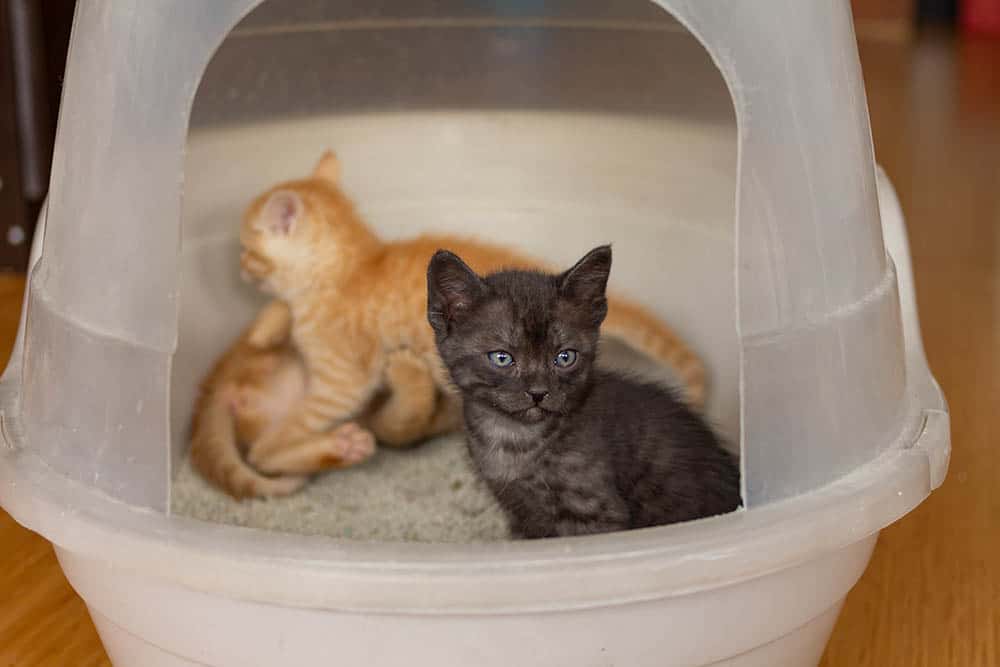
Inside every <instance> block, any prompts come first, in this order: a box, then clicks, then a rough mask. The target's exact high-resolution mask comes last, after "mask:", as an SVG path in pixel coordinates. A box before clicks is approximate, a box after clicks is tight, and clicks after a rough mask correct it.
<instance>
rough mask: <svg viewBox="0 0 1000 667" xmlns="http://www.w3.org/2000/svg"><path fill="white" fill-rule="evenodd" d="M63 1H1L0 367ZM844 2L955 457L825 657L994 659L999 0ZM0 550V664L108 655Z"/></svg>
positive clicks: (22, 538)
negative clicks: (906, 237) (901, 218)
mask: <svg viewBox="0 0 1000 667" xmlns="http://www.w3.org/2000/svg"><path fill="white" fill-rule="evenodd" d="M108 1H109V2H110V1H111V0H108ZM347 1H352V0H347ZM747 1H752V0H747ZM810 1H817V0H810ZM74 5H75V2H74V0H0V362H4V363H5V361H6V358H7V354H8V352H9V349H10V346H11V345H12V344H13V339H14V334H15V331H16V326H17V319H18V313H19V310H20V305H21V294H22V292H23V289H24V276H23V273H22V272H23V270H24V268H25V264H26V261H27V256H28V247H29V243H30V239H31V234H32V232H33V227H34V220H35V218H36V216H37V214H38V211H39V208H40V206H41V204H42V202H43V200H44V197H45V194H46V190H47V184H48V172H49V165H50V159H51V151H52V144H53V138H54V132H55V127H56V119H57V116H58V110H59V97H60V91H61V81H62V72H63V64H64V62H65V59H66V52H67V45H68V40H69V34H70V29H71V23H72V13H73V9H74ZM852 5H853V7H854V13H855V23H856V33H857V37H858V44H859V50H860V54H861V62H862V67H863V70H864V75H865V80H866V86H867V91H868V102H869V107H870V112H871V122H872V134H873V137H874V140H875V150H876V158H877V160H878V161H879V163H880V164H881V165H882V166H883V167H884V168H885V169H886V171H887V172H888V174H889V176H890V178H891V179H892V180H893V182H894V183H895V186H896V188H897V190H898V194H899V198H900V200H901V203H902V206H903V210H904V213H905V215H906V219H907V224H908V228H909V234H910V243H911V250H912V254H913V263H914V270H915V277H916V283H917V298H918V303H919V308H920V315H921V323H922V329H923V335H924V342H925V345H926V348H927V354H928V357H929V360H930V364H931V368H932V370H933V371H934V373H935V375H936V376H937V378H938V380H939V381H940V383H941V384H942V386H943V388H944V391H945V394H946V396H947V398H948V400H949V403H950V407H951V411H952V428H953V432H952V437H953V454H952V462H951V469H950V472H949V477H948V479H947V481H946V482H945V485H944V486H943V487H942V489H941V490H940V491H938V492H936V493H935V494H934V495H933V496H932V497H931V498H930V499H929V500H928V501H927V502H926V503H924V504H922V505H921V506H920V507H919V508H918V509H917V510H916V511H915V512H914V513H913V514H912V515H910V516H909V517H906V518H905V519H904V520H902V521H900V522H899V523H897V524H895V525H893V526H891V527H890V528H889V529H887V530H886V531H885V532H883V534H882V536H881V537H880V540H879V544H878V547H877V548H876V551H875V556H874V559H873V561H872V564H871V565H870V566H869V568H868V570H867V572H866V573H865V575H864V576H863V578H862V579H861V581H860V582H859V583H858V585H857V586H856V587H855V589H854V590H853V591H852V593H851V595H850V596H849V598H848V602H847V605H846V606H845V609H844V612H843V614H842V616H841V618H840V621H839V623H838V626H837V629H836V631H835V633H834V636H833V639H832V640H831V643H830V646H829V648H828V651H827V655H826V658H825V659H824V665H825V666H826V667H855V666H868V665H871V666H879V667H896V666H898V667H904V666H905V667H995V666H997V665H1000V604H998V601H1000V570H998V568H997V567H996V563H998V562H1000V519H998V518H997V517H1000V494H998V493H997V492H996V491H995V488H996V486H997V481H998V480H1000V457H998V456H996V455H995V453H994V442H995V436H996V435H997V424H998V423H1000V420H998V418H997V417H996V416H995V415H996V406H997V405H1000V400H998V399H1000V380H998V379H997V378H1000V356H998V351H1000V345H998V343H1000V334H998V331H1000V329H998V328H997V326H996V318H997V316H998V315H1000V308H998V306H1000V270H998V266H997V265H998V258H1000V233H998V230H1000V0H853V2H852ZM0 547H2V548H0V665H17V666H18V667H30V666H32V665H107V664H110V663H109V662H108V661H107V657H106V656H105V655H104V652H103V650H102V649H101V646H100V643H99V641H98V639H97V636H96V633H95V632H94V629H93V626H92V624H91V623H90V620H89V618H88V616H87V614H86V609H85V607H84V605H83V603H82V602H81V601H80V599H79V598H78V597H76V595H75V593H74V592H73V591H72V589H70V587H69V585H68V584H67V583H66V581H65V579H64V578H63V576H62V574H61V572H60V571H59V568H58V565H57V563H56V561H55V557H54V555H53V552H52V549H51V547H50V546H49V545H48V544H47V543H46V542H45V541H44V540H42V539H41V538H39V537H38V536H36V535H33V534H31V533H28V532H27V531H25V530H23V529H21V528H20V527H19V526H17V525H16V524H15V523H14V522H13V521H12V520H11V519H10V517H9V516H7V515H6V514H4V513H3V512H2V511H0Z"/></svg>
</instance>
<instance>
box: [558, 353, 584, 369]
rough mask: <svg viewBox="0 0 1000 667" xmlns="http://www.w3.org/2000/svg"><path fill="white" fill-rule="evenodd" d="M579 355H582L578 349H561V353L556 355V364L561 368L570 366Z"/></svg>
mask: <svg viewBox="0 0 1000 667" xmlns="http://www.w3.org/2000/svg"><path fill="white" fill-rule="evenodd" d="M579 356H580V355H579V354H577V351H576V350H561V351H560V352H559V354H557V355H556V358H555V364H556V366H558V367H559V368H569V367H570V366H572V365H573V364H575V363H576V360H577V357H579Z"/></svg>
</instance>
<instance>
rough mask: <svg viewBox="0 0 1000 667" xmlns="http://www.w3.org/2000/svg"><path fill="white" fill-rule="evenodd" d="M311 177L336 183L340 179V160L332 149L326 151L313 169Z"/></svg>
mask: <svg viewBox="0 0 1000 667" xmlns="http://www.w3.org/2000/svg"><path fill="white" fill-rule="evenodd" d="M312 177H313V178H318V179H319V180H321V181H326V182H327V183H332V184H333V185H336V184H337V183H338V182H339V181H340V161H339V160H337V156H336V155H335V154H334V152H333V151H326V152H325V153H323V155H322V157H320V159H319V162H317V163H316V167H315V168H314V169H313V173H312Z"/></svg>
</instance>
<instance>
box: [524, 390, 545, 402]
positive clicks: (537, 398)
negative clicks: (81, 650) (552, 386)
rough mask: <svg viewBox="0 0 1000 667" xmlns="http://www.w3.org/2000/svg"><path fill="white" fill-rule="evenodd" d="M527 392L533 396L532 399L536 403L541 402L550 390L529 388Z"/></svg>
mask: <svg viewBox="0 0 1000 667" xmlns="http://www.w3.org/2000/svg"><path fill="white" fill-rule="evenodd" d="M525 393H526V394H528V396H531V400H533V401H534V402H535V405H538V404H539V403H541V402H542V400H543V399H544V398H545V397H546V396H548V395H549V392H548V391H547V390H545V389H529V390H528V391H526V392H525Z"/></svg>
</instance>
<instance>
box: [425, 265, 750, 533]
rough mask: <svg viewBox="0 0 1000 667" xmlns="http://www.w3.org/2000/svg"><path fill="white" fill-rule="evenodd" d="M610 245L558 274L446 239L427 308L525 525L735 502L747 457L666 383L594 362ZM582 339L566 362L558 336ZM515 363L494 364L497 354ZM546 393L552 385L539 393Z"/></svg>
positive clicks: (505, 503) (573, 341)
mask: <svg viewBox="0 0 1000 667" xmlns="http://www.w3.org/2000/svg"><path fill="white" fill-rule="evenodd" d="M610 270H611V248H610V247H608V246H603V247H600V248H596V249H594V250H592V251H591V252H590V253H589V254H588V255H587V256H586V257H584V258H583V259H582V260H580V261H579V262H578V263H577V264H576V265H575V266H574V267H573V268H571V269H570V270H569V271H567V272H565V273H563V274H561V275H551V274H545V273H538V272H529V271H503V272H500V273H495V274H493V275H490V276H487V277H485V278H481V277H479V276H477V275H476V274H475V273H474V272H473V271H472V270H471V269H470V268H469V267H468V266H466V265H465V263H464V262H462V260H461V259H460V258H458V257H457V256H456V255H454V254H452V253H450V252H447V251H443V250H442V251H438V252H437V253H436V254H435V255H434V257H433V259H432V260H431V263H430V266H429V267H428V271H427V284H428V320H429V322H430V324H431V327H432V328H433V329H434V332H435V337H436V341H437V347H438V350H439V351H440V353H441V358H442V359H443V360H444V363H445V366H446V367H447V368H448V371H449V372H450V374H451V378H452V380H453V381H454V383H455V384H456V385H457V386H458V388H459V389H460V390H461V393H462V398H463V405H464V411H465V424H466V429H467V432H468V443H469V451H470V453H471V455H472V460H473V462H474V464H475V466H476V468H477V470H478V472H479V474H480V475H481V476H482V477H483V478H484V479H485V480H486V482H487V484H488V485H489V486H490V488H491V489H492V491H493V493H494V494H495V495H496V497H497V500H498V501H499V502H500V504H501V506H502V507H503V508H504V510H505V511H506V512H507V514H508V515H509V517H510V519H511V526H512V530H513V532H514V534H515V536H517V537H524V538H537V537H553V536H566V535H581V534H592V533H603V532H610V531H615V530H625V529H630V528H642V527H646V526H657V525H663V524H669V523H674V522H677V521H687V520H690V519H697V518H700V517H706V516H711V515H715V514H721V513H724V512H729V511H732V510H734V509H736V508H737V507H738V506H739V503H740V495H739V470H738V468H737V465H736V462H735V461H734V460H733V457H732V456H731V455H730V454H729V453H728V452H726V451H725V450H724V449H722V447H720V446H719V442H718V440H717V439H716V437H715V435H714V434H713V433H712V431H711V429H710V428H709V427H708V426H707V425H706V424H705V422H704V421H703V420H702V419H701V418H700V417H699V416H698V415H697V414H695V413H694V412H693V411H691V410H690V409H688V408H687V407H686V406H685V405H684V404H683V403H682V402H681V401H680V400H678V399H677V398H675V397H674V395H673V394H672V393H671V392H670V391H669V390H668V389H666V388H664V387H661V386H658V385H655V384H652V383H648V382H642V381H639V380H636V379H632V378H629V377H626V376H624V375H621V374H618V373H614V372H609V371H604V370H600V369H597V368H595V367H594V362H595V360H596V358H597V348H598V338H599V329H600V325H601V322H602V321H603V320H604V316H605V314H606V313H607V302H606V300H605V287H606V285H607V280H608V274H609V272H610ZM564 349H572V350H576V351H577V353H578V356H577V361H576V363H575V364H574V365H573V366H571V367H569V368H559V367H557V366H556V365H555V363H554V359H555V356H556V355H557V353H558V352H559V351H560V350H564ZM496 350H505V351H507V352H509V353H510V354H512V355H513V357H514V360H515V361H514V364H513V365H511V366H509V367H506V368H497V367H495V366H494V365H493V364H492V363H491V362H490V360H489V357H488V354H489V353H490V352H492V351H496ZM529 392H534V393H535V395H536V396H538V395H541V394H543V393H544V394H545V395H544V397H542V398H541V400H540V401H538V402H537V405H536V398H533V397H532V396H531V394H530V393H529Z"/></svg>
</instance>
